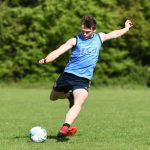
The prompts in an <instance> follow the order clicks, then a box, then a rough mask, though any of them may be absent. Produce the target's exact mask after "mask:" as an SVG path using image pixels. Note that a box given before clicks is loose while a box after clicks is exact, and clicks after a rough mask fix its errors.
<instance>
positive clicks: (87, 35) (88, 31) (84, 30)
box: [81, 24, 95, 39]
mask: <svg viewBox="0 0 150 150" xmlns="http://www.w3.org/2000/svg"><path fill="white" fill-rule="evenodd" d="M94 31H95V30H93V29H92V28H91V29H89V28H87V27H86V26H85V25H83V24H82V25H81V32H82V35H83V37H84V38H85V39H88V38H90V37H91V36H92V35H93V32H94Z"/></svg>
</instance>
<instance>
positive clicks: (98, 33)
mask: <svg viewBox="0 0 150 150" xmlns="http://www.w3.org/2000/svg"><path fill="white" fill-rule="evenodd" d="M97 34H98V37H99V40H100V42H101V44H102V43H103V42H102V39H101V37H100V35H99V33H97Z"/></svg>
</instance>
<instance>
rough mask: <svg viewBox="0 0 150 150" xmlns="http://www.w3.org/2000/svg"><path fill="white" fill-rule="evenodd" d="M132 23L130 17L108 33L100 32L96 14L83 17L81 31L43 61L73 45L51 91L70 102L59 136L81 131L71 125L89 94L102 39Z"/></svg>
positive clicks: (45, 62) (53, 97)
mask: <svg viewBox="0 0 150 150" xmlns="http://www.w3.org/2000/svg"><path fill="white" fill-rule="evenodd" d="M131 27H132V23H131V21H130V20H127V21H126V22H125V27H124V28H122V29H120V30H115V31H112V32H110V33H108V34H105V33H102V32H100V33H96V32H95V31H96V21H95V19H94V18H93V17H92V16H84V17H83V18H82V20H81V34H78V35H77V36H76V37H74V38H70V39H69V40H68V41H67V42H66V43H64V44H63V45H61V46H60V47H59V48H57V49H56V50H54V51H52V52H51V53H50V54H48V55H47V57H46V58H43V59H41V60H40V61H39V63H40V64H47V63H49V62H52V61H54V60H55V59H56V58H57V57H59V56H60V55H62V54H63V53H65V52H67V51H68V50H70V49H72V54H71V57H70V59H69V62H68V64H67V65H66V67H65V69H64V72H63V73H62V74H61V75H60V77H59V78H58V79H57V81H56V83H55V84H54V86H53V89H52V91H51V95H50V99H51V100H53V101H55V100H58V99H63V98H66V97H67V98H68V100H69V103H70V109H69V110H68V112H67V114H66V116H65V121H64V124H63V125H62V127H61V128H60V130H59V132H58V135H57V137H58V139H62V138H63V137H66V136H69V135H74V134H75V133H76V131H77V128H76V127H70V126H71V124H72V123H73V122H74V121H75V119H76V118H77V117H78V115H79V113H80V111H81V108H82V105H83V104H84V102H85V101H86V99H87V97H88V88H89V83H90V80H91V79H92V76H93V70H94V68H95V66H96V63H97V61H98V56H99V53H100V48H101V46H102V43H103V42H104V41H107V40H110V39H114V38H118V37H120V36H122V35H123V34H125V33H126V32H128V31H129V29H130V28H131Z"/></svg>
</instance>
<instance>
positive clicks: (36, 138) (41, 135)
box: [29, 126, 47, 143]
mask: <svg viewBox="0 0 150 150" xmlns="http://www.w3.org/2000/svg"><path fill="white" fill-rule="evenodd" d="M29 138H30V140H31V141H32V142H38V143H41V142H44V141H45V140H46V139H47V132H46V130H45V129H44V128H42V127H40V126H36V127H33V128H32V129H31V130H30V131H29Z"/></svg>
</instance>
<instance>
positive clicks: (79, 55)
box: [64, 33, 102, 80]
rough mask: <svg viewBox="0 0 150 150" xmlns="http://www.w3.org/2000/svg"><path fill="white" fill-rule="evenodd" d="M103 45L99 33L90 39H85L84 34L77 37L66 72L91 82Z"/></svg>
mask: <svg viewBox="0 0 150 150" xmlns="http://www.w3.org/2000/svg"><path fill="white" fill-rule="evenodd" d="M101 45H102V42H101V39H100V36H99V34H98V33H94V34H93V36H92V37H91V38H89V39H85V38H84V37H83V36H82V34H79V35H77V36H76V45H75V46H74V47H73V48H72V54H71V57H70V59H69V62H68V64H67V65H66V67H65V69H64V72H67V73H72V74H74V75H76V76H79V77H83V78H87V79H89V80H91V78H92V76H93V71H94V68H95V66H96V63H97V61H98V57H99V53H100V48H101Z"/></svg>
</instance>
